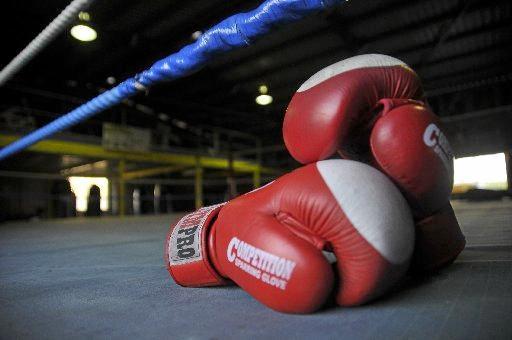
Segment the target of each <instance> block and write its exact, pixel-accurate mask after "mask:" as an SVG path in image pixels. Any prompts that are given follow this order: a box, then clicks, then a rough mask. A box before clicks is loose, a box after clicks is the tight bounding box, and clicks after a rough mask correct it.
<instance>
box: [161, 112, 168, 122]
mask: <svg viewBox="0 0 512 340" xmlns="http://www.w3.org/2000/svg"><path fill="white" fill-rule="evenodd" d="M158 118H160V120H163V121H164V122H166V121H168V120H169V116H168V115H166V114H165V113H160V114H158Z"/></svg>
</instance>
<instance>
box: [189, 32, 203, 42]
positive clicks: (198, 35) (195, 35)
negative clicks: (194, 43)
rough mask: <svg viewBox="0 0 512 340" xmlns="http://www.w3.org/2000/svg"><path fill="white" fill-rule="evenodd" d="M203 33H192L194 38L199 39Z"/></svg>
mask: <svg viewBox="0 0 512 340" xmlns="http://www.w3.org/2000/svg"><path fill="white" fill-rule="evenodd" d="M202 35H203V32H201V31H195V32H194V33H192V40H197V39H199V37H200V36H202Z"/></svg>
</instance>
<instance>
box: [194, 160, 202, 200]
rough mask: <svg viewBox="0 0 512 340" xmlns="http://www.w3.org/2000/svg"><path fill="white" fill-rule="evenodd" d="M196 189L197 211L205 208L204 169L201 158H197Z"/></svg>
mask: <svg viewBox="0 0 512 340" xmlns="http://www.w3.org/2000/svg"><path fill="white" fill-rule="evenodd" d="M194 189H195V204H196V209H199V208H201V207H202V206H203V168H202V167H201V161H200V158H199V157H197V158H196V171H195V183H194Z"/></svg>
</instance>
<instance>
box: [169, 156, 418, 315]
mask: <svg viewBox="0 0 512 340" xmlns="http://www.w3.org/2000/svg"><path fill="white" fill-rule="evenodd" d="M413 247H414V224H413V220H412V216H411V213H410V209H409V207H408V205H407V202H406V201H405V199H404V198H403V196H402V195H401V194H400V192H399V191H398V190H397V189H396V187H395V186H394V185H393V184H392V183H391V181H389V180H388V179H387V178H386V176H384V175H383V174H382V173H381V172H379V171H377V170H375V169H374V168H372V167H369V166H367V165H365V164H363V163H359V162H354V161H348V160H327V161H321V162H317V163H314V164H310V165H307V166H305V167H302V168H299V169H297V170H295V171H293V172H291V173H289V174H287V175H285V176H282V177H280V178H279V179H277V180H275V181H274V182H272V183H270V184H268V185H266V186H264V187H262V188H260V189H258V190H254V191H252V192H250V193H248V194H245V195H243V196H240V197H238V198H236V199H234V200H232V201H230V202H228V203H226V204H225V205H217V206H212V207H205V208H202V209H200V210H198V211H196V212H195V213H192V214H189V215H186V216H185V217H183V218H182V219H181V220H180V221H179V222H178V223H177V224H176V225H175V226H173V227H171V230H170V232H169V234H168V237H167V240H166V246H165V251H166V254H165V260H166V263H167V268H168V270H169V273H170V274H171V275H172V277H173V278H174V280H175V281H176V282H177V283H178V284H180V285H182V286H192V287H200V286H211V285H221V284H225V283H227V282H228V280H232V281H234V282H235V283H236V284H238V285H239V286H240V287H242V288H243V289H244V290H246V291H247V292H248V293H249V294H250V295H252V296H253V297H254V298H256V299H257V300H258V301H260V302H261V303H263V304H265V305H267V306H269V307H271V308H273V309H275V310H278V311H281V312H289V313H308V312H312V311H314V310H316V309H318V308H320V307H321V306H322V305H323V304H324V303H325V302H326V301H327V300H328V297H329V296H331V294H333V293H334V294H335V295H336V302H337V303H338V304H340V305H344V306H350V305H357V304H361V303H364V302H366V301H369V300H371V299H373V298H376V297H378V296H380V295H381V294H383V293H384V292H385V291H386V290H388V289H389V288H390V287H391V286H392V285H393V284H394V283H396V282H397V280H399V279H400V278H401V277H402V276H403V275H404V274H405V272H406V270H407V268H408V264H409V260H410V257H411V254H412V250H413ZM324 253H325V254H330V255H331V256H325V255H324ZM332 255H334V256H335V258H336V260H335V261H336V263H335V264H333V265H331V264H330V262H329V260H328V258H332Z"/></svg>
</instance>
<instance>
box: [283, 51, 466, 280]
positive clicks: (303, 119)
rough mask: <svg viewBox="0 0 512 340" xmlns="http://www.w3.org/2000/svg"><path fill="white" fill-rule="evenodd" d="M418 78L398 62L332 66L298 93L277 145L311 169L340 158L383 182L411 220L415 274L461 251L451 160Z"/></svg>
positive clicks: (357, 60) (378, 59) (381, 59)
mask: <svg viewBox="0 0 512 340" xmlns="http://www.w3.org/2000/svg"><path fill="white" fill-rule="evenodd" d="M422 99H423V90H422V87H421V82H420V80H419V77H418V76H417V74H416V73H415V72H414V71H413V70H412V69H411V68H409V67H408V66H407V65H406V64H405V63H403V62H402V61H400V60H398V59H396V58H393V57H389V56H385V55H378V54H370V55H360V56H356V57H353V58H349V59H346V60H343V61H340V62H338V63H335V64H333V65H330V66H328V67H326V68H324V69H323V70H321V71H319V72H318V73H316V74H315V75H313V76H312V77H311V78H309V79H308V80H307V81H306V82H305V83H304V84H302V86H301V87H300V88H299V89H298V90H297V92H296V93H295V95H294V96H293V98H292V100H291V102H290V104H289V106H288V109H287V111H286V115H285V119H284V123H283V137H284V141H285V144H286V147H287V148H288V151H289V152H290V154H291V155H292V156H293V157H294V158H295V159H296V160H298V161H299V162H302V163H310V162H315V161H318V160H322V159H326V158H329V157H331V156H333V155H335V154H339V155H340V156H341V157H343V158H346V159H354V160H359V161H364V162H366V163H368V164H370V165H372V166H375V167H377V168H378V169H380V170H381V171H383V172H384V173H385V174H387V175H388V176H389V177H390V178H391V179H392V180H393V181H394V183H395V184H396V185H397V186H398V187H399V188H400V189H401V191H402V192H403V194H404V195H405V197H406V198H407V200H408V202H409V204H410V206H411V208H412V211H413V214H414V217H415V220H416V227H417V229H416V237H417V239H416V248H415V254H414V262H415V264H414V265H413V269H414V270H417V271H422V270H432V269H437V268H439V267H441V266H443V265H445V264H447V263H450V262H452V261H453V260H454V259H455V258H456V257H457V255H458V254H459V253H460V252H461V251H462V249H463V248H464V245H465V239H464V236H463V235H462V232H461V230H460V227H459V225H458V222H457V219H456V217H455V214H454V212H453V209H452V207H451V205H450V203H449V195H450V193H451V189H452V185H453V155H452V152H451V149H450V146H449V144H448V141H447V139H446V137H445V135H444V134H443V132H442V130H441V128H440V124H439V123H440V122H439V119H438V118H437V116H436V115H434V114H433V113H432V112H431V111H430V110H429V108H428V107H427V106H426V105H425V104H424V103H423V102H422V101H421V100H422Z"/></svg>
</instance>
